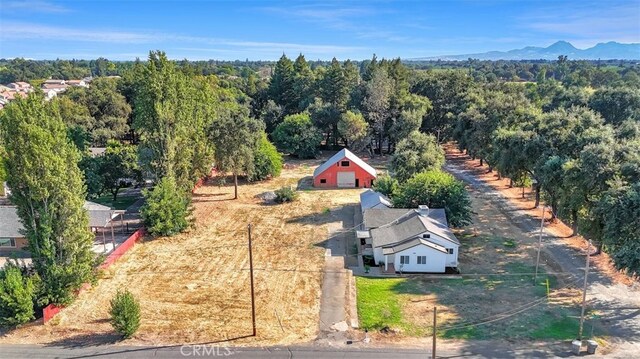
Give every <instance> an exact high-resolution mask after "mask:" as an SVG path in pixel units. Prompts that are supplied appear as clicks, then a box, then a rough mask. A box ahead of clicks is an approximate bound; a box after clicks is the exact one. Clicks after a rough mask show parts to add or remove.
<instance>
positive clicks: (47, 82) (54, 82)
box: [43, 79, 66, 85]
mask: <svg viewBox="0 0 640 359" xmlns="http://www.w3.org/2000/svg"><path fill="white" fill-rule="evenodd" d="M65 83H66V81H65V80H58V79H49V80H45V81H44V82H43V84H44V85H64V84H65Z"/></svg>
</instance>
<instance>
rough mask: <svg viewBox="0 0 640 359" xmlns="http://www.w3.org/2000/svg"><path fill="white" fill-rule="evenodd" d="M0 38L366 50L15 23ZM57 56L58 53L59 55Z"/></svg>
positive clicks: (315, 52) (246, 51)
mask: <svg viewBox="0 0 640 359" xmlns="http://www.w3.org/2000/svg"><path fill="white" fill-rule="evenodd" d="M0 39H1V40H2V41H3V42H6V41H10V40H22V39H40V40H55V41H61V42H63V41H71V42H88V43H113V44H122V45H136V44H140V45H142V44H147V45H150V46H154V47H155V46H157V47H163V48H167V49H170V48H172V47H173V46H175V45H176V44H181V45H183V47H180V48H177V49H182V51H185V50H187V49H188V51H193V52H195V51H208V52H211V53H225V54H228V55H229V54H237V55H238V56H241V57H247V56H249V55H252V54H259V55H265V56H267V55H268V56H271V57H273V56H276V55H277V56H279V54H282V53H283V52H284V53H289V54H292V55H293V54H297V53H305V54H308V55H309V56H323V57H326V55H331V56H333V55H340V54H342V55H346V54H353V53H354V52H356V51H361V50H366V49H365V48H363V47H357V46H338V45H330V44H304V43H289V42H268V41H267V42H261V41H247V40H237V39H224V38H213V37H202V36H184V35H180V34H166V33H159V32H149V31H147V32H144V31H143V32H124V31H112V30H91V29H74V28H67V27H58V26H45V25H38V24H29V23H19V22H10V23H4V24H3V29H2V32H1V33H0ZM185 44H196V45H200V46H195V47H184V45H185ZM203 45H204V46H207V45H210V46H215V48H209V47H202V46H203ZM61 47H62V46H61ZM9 50H10V49H9V48H8V46H7V45H5V46H4V47H3V52H9ZM60 55H61V56H62V55H63V54H60ZM74 55H76V54H74ZM83 55H88V54H83ZM95 55H100V54H95ZM67 57H68V56H67ZM87 57H89V56H87Z"/></svg>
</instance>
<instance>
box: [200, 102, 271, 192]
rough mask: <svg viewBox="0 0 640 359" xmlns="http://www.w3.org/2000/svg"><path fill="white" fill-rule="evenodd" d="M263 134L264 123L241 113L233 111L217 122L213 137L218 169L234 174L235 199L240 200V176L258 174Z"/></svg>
mask: <svg viewBox="0 0 640 359" xmlns="http://www.w3.org/2000/svg"><path fill="white" fill-rule="evenodd" d="M263 132H264V124H263V123H262V122H260V121H258V120H255V119H252V118H250V117H248V116H247V114H246V113H243V111H239V110H232V111H231V112H230V113H229V115H228V116H222V117H220V118H219V119H218V120H217V121H216V122H215V123H214V127H213V130H212V135H211V136H212V141H213V144H214V145H215V148H216V152H215V162H216V167H217V168H218V170H220V171H223V172H231V173H233V182H234V197H233V198H234V199H237V198H238V175H239V174H243V173H245V174H251V173H253V172H254V171H255V162H254V153H255V148H256V147H257V146H258V140H259V139H260V136H261V134H262V133H263Z"/></svg>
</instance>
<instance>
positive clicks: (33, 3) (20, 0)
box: [2, 0, 71, 13]
mask: <svg viewBox="0 0 640 359" xmlns="http://www.w3.org/2000/svg"><path fill="white" fill-rule="evenodd" d="M2 9H3V10H4V11H9V12H13V11H20V12H26V11H28V12H44V13H64V12H69V11H71V10H70V9H69V8H66V7H64V6H61V5H57V4H53V3H50V2H48V1H40V0H5V1H3V4H2Z"/></svg>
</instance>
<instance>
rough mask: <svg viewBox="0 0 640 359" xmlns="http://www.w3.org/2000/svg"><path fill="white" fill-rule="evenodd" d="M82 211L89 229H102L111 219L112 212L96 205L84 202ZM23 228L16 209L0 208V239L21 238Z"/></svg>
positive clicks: (12, 207)
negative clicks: (86, 217) (86, 215)
mask: <svg viewBox="0 0 640 359" xmlns="http://www.w3.org/2000/svg"><path fill="white" fill-rule="evenodd" d="M84 209H86V210H87V211H88V212H89V226H90V227H104V226H106V225H107V224H108V223H109V221H110V220H111V219H112V218H113V214H114V212H115V211H114V210H112V209H111V208H109V207H107V206H103V205H101V204H98V203H94V202H89V201H85V203H84ZM23 228H24V227H23V226H22V223H21V222H20V218H19V217H18V213H17V211H16V207H14V206H0V237H8V238H21V237H24V236H23V235H22V234H20V231H21V230H22V229H23Z"/></svg>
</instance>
